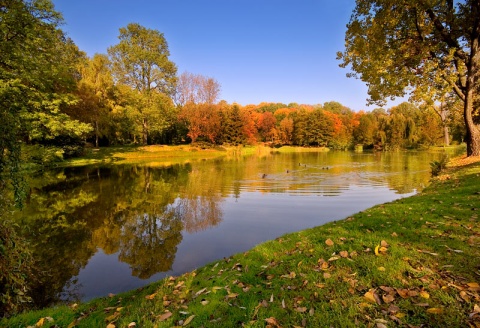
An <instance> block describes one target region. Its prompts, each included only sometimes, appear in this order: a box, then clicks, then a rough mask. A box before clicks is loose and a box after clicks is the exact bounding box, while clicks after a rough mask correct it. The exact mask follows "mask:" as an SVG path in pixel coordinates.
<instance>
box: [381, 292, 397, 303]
mask: <svg viewBox="0 0 480 328" xmlns="http://www.w3.org/2000/svg"><path fill="white" fill-rule="evenodd" d="M382 299H383V301H384V302H385V303H387V304H388V303H392V302H393V301H395V297H394V296H393V295H391V294H388V295H383V296H382Z"/></svg>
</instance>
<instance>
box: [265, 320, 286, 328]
mask: <svg viewBox="0 0 480 328" xmlns="http://www.w3.org/2000/svg"><path fill="white" fill-rule="evenodd" d="M265 321H266V322H267V323H268V324H269V325H272V326H273V327H276V328H282V327H281V326H280V324H279V323H278V321H277V319H275V318H274V317H270V318H267V319H265Z"/></svg>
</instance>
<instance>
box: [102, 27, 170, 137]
mask: <svg viewBox="0 0 480 328" xmlns="http://www.w3.org/2000/svg"><path fill="white" fill-rule="evenodd" d="M119 39H120V42H119V43H118V44H117V45H115V46H112V47H110V48H109V49H108V54H109V56H110V60H111V62H112V72H113V75H114V77H115V80H116V82H117V83H119V84H124V85H127V86H129V87H131V88H132V89H133V90H135V91H136V93H137V94H136V95H135V96H134V98H133V101H134V104H133V106H132V109H134V110H135V111H137V117H138V121H139V123H140V125H141V131H142V143H143V144H147V141H148V134H149V132H150V128H151V124H153V123H154V122H155V124H156V125H157V127H159V126H162V125H163V126H164V127H166V124H162V123H161V122H160V120H161V119H162V117H161V115H160V113H161V112H162V106H163V105H164V104H165V101H164V100H163V99H164V96H161V95H167V96H172V95H173V93H174V90H175V84H176V73H177V67H176V66H175V64H174V63H173V62H171V61H170V60H169V59H168V57H169V56H170V52H169V50H168V45H167V41H166V40H165V37H164V36H163V33H160V32H159V31H157V30H151V29H147V28H145V27H143V26H141V25H140V24H137V23H131V24H128V25H127V27H123V28H121V29H120V36H119ZM159 99H161V100H159ZM172 108H173V106H172Z"/></svg>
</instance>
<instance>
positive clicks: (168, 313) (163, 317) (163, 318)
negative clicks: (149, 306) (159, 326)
mask: <svg viewBox="0 0 480 328" xmlns="http://www.w3.org/2000/svg"><path fill="white" fill-rule="evenodd" d="M172 315H173V313H172V312H170V311H168V312H165V313H164V314H161V315H159V316H157V319H158V320H160V321H165V320H167V319H168V318H170V317H171V316H172Z"/></svg>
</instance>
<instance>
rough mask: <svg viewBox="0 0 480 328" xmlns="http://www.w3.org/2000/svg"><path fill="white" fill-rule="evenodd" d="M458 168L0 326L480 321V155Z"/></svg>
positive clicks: (344, 324) (341, 324) (406, 324)
mask: <svg viewBox="0 0 480 328" xmlns="http://www.w3.org/2000/svg"><path fill="white" fill-rule="evenodd" d="M449 170H450V171H448V172H446V173H444V174H443V175H441V176H439V177H438V178H436V179H435V181H434V182H433V183H432V185H431V186H430V187H428V188H427V189H426V190H424V191H423V192H422V194H419V195H416V196H413V197H410V198H404V199H401V200H398V201H395V202H391V203H387V204H383V205H379V206H375V207H373V208H371V209H368V210H366V211H364V212H360V213H357V214H355V215H353V216H351V217H349V218H346V219H345V220H342V221H337V222H332V223H329V224H326V225H323V226H320V227H316V228H313V229H308V230H304V231H300V232H297V233H291V234H287V235H284V236H282V237H280V238H277V239H276V240H272V241H269V242H266V243H263V244H260V245H258V246H257V247H255V248H253V249H252V250H250V251H248V252H245V253H242V254H237V255H235V256H233V257H231V258H229V259H224V260H220V261H216V262H214V263H211V264H209V265H207V266H204V267H202V268H199V269H198V270H196V271H194V272H189V273H186V274H184V275H182V276H179V277H171V278H168V279H165V280H162V281H159V282H157V283H154V284H151V285H149V286H147V287H144V288H141V289H139V290H135V291H131V292H128V293H124V294H120V295H115V296H112V297H105V298H100V299H96V300H93V301H91V302H87V303H81V304H71V305H70V306H59V307H53V308H48V309H43V310H40V311H32V312H27V313H23V314H20V315H17V316H15V317H12V318H10V319H3V320H1V321H0V327H26V326H29V325H30V326H34V325H35V324H37V326H42V325H39V324H40V323H42V322H41V320H43V321H44V323H43V326H44V327H51V326H55V325H56V327H73V326H77V327H107V325H109V324H111V325H110V327H128V326H129V324H132V323H135V324H136V327H174V326H188V327H240V326H242V325H243V326H244V327H265V326H266V325H267V326H268V325H269V326H270V327H394V326H401V327H420V326H422V327H469V326H470V327H478V326H479V325H480V313H479V312H480V308H479V305H480V296H479V292H480V287H479V282H480V224H479V218H478V211H479V209H480V194H479V188H478V186H479V185H480V164H479V163H472V164H469V165H466V166H464V167H462V168H455V169H453V168H451V169H449ZM382 247H383V248H382Z"/></svg>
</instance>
